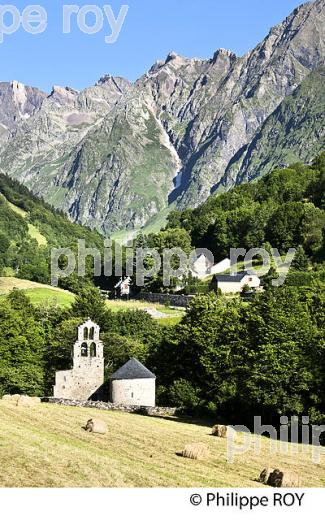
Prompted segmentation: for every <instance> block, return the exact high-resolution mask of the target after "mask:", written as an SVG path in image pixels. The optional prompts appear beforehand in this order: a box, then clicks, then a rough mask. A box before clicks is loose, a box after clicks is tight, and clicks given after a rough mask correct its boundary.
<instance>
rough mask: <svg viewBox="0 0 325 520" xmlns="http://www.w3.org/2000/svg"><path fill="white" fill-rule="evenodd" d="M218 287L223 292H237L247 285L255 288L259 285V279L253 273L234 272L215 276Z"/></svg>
mask: <svg viewBox="0 0 325 520" xmlns="http://www.w3.org/2000/svg"><path fill="white" fill-rule="evenodd" d="M214 279H215V281H216V282H217V287H218V289H220V290H221V292H223V293H239V292H241V291H242V289H243V287H244V286H245V285H247V286H248V287H249V288H250V289H257V288H259V287H260V285H261V280H260V278H259V277H258V276H256V275H255V274H248V273H247V272H246V271H243V272H241V273H235V274H227V275H222V274H219V275H217V276H215V278H214Z"/></svg>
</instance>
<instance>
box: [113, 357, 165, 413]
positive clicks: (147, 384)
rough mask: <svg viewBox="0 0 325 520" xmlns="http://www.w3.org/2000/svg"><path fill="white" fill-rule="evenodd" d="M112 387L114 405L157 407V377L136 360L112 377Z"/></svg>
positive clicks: (129, 362) (130, 361) (131, 360)
mask: <svg viewBox="0 0 325 520" xmlns="http://www.w3.org/2000/svg"><path fill="white" fill-rule="evenodd" d="M110 387H111V402H112V403H115V404H123V405H127V406H129V405H136V406H155V401H156V376H155V375H154V374H153V373H152V372H150V370H148V369H147V368H146V367H145V366H144V365H143V364H142V363H140V361H138V360H137V359H135V358H131V359H130V360H129V361H127V363H125V365H123V366H122V367H121V368H119V369H118V370H117V371H116V372H114V374H112V375H111V378H110Z"/></svg>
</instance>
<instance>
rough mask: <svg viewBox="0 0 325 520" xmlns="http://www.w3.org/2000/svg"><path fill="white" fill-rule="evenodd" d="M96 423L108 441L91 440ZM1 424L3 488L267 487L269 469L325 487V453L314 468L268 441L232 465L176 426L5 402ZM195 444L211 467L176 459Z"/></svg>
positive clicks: (218, 447) (202, 432)
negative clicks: (91, 424) (89, 427)
mask: <svg viewBox="0 0 325 520" xmlns="http://www.w3.org/2000/svg"><path fill="white" fill-rule="evenodd" d="M90 418H100V419H102V420H103V421H105V422H106V423H107V426H108V433H107V434H106V435H95V434H90V433H88V432H86V431H85V430H84V429H83V426H84V425H85V424H86V422H87V420H88V419H90ZM0 421H1V430H0V445H1V450H0V465H1V474H0V486H1V487H264V486H263V485H262V484H260V483H259V482H257V481H256V478H257V477H258V476H259V474H260V472H261V471H262V469H263V468H264V467H266V466H270V467H281V468H284V469H286V470H289V471H296V472H298V473H299V474H300V475H301V486H305V487H313V486H314V487H323V486H325V453H324V449H323V453H322V455H321V461H320V463H319V464H314V463H313V462H312V459H311V452H310V448H309V447H308V448H307V450H308V453H299V454H298V455H297V454H296V455H295V454H290V453H289V454H281V453H280V454H279V453H273V454H271V453H270V442H271V441H270V440H269V439H267V438H265V437H263V438H261V446H262V449H261V452H260V453H255V452H254V449H253V447H251V448H250V449H249V451H247V452H246V453H243V454H241V455H239V456H237V457H235V460H234V463H233V464H230V463H228V462H227V455H226V454H227V441H226V440H225V439H220V438H217V437H213V436H212V435H211V428H210V427H209V426H202V425H198V424H192V423H189V422H183V421H181V420H177V419H175V418H174V419H172V418H170V419H163V418H153V417H145V416H140V415H137V414H128V413H123V412H116V411H115V412H113V411H103V410H96V409H89V408H88V409H87V408H74V407H65V406H59V405H53V404H41V405H38V406H36V407H34V408H20V407H16V406H14V405H12V404H9V403H7V402H4V401H1V402H0ZM243 436H244V434H239V437H240V442H242V440H243ZM251 438H252V439H253V436H251ZM196 442H200V443H204V444H205V445H206V446H207V447H208V449H209V452H210V455H209V457H208V458H207V459H206V460H203V461H198V460H190V459H185V458H183V457H180V456H179V455H177V452H179V451H181V450H182V449H183V448H184V446H185V445H186V444H191V443H196ZM276 444H277V447H278V448H279V447H280V443H278V442H277V443H276Z"/></svg>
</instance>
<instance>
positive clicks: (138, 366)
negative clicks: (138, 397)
mask: <svg viewBox="0 0 325 520" xmlns="http://www.w3.org/2000/svg"><path fill="white" fill-rule="evenodd" d="M155 378H156V376H155V375H154V374H153V373H152V372H150V370H148V369H147V368H146V367H145V366H144V365H143V364H142V363H140V361H138V360H137V359H135V358H131V359H130V360H129V361H127V363H125V365H123V366H122V367H121V368H119V369H118V370H116V372H114V374H112V375H111V379H155Z"/></svg>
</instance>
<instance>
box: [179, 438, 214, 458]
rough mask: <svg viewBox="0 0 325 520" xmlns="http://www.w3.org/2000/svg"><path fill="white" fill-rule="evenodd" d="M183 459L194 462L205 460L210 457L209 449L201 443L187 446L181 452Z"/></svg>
mask: <svg viewBox="0 0 325 520" xmlns="http://www.w3.org/2000/svg"><path fill="white" fill-rule="evenodd" d="M181 455H182V457H185V458H187V459H193V460H204V459H206V458H207V457H208V456H209V449H208V448H207V446H206V445H205V444H202V443H201V442H199V443H196V444H187V445H186V446H185V448H184V449H183V451H182V452H181Z"/></svg>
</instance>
